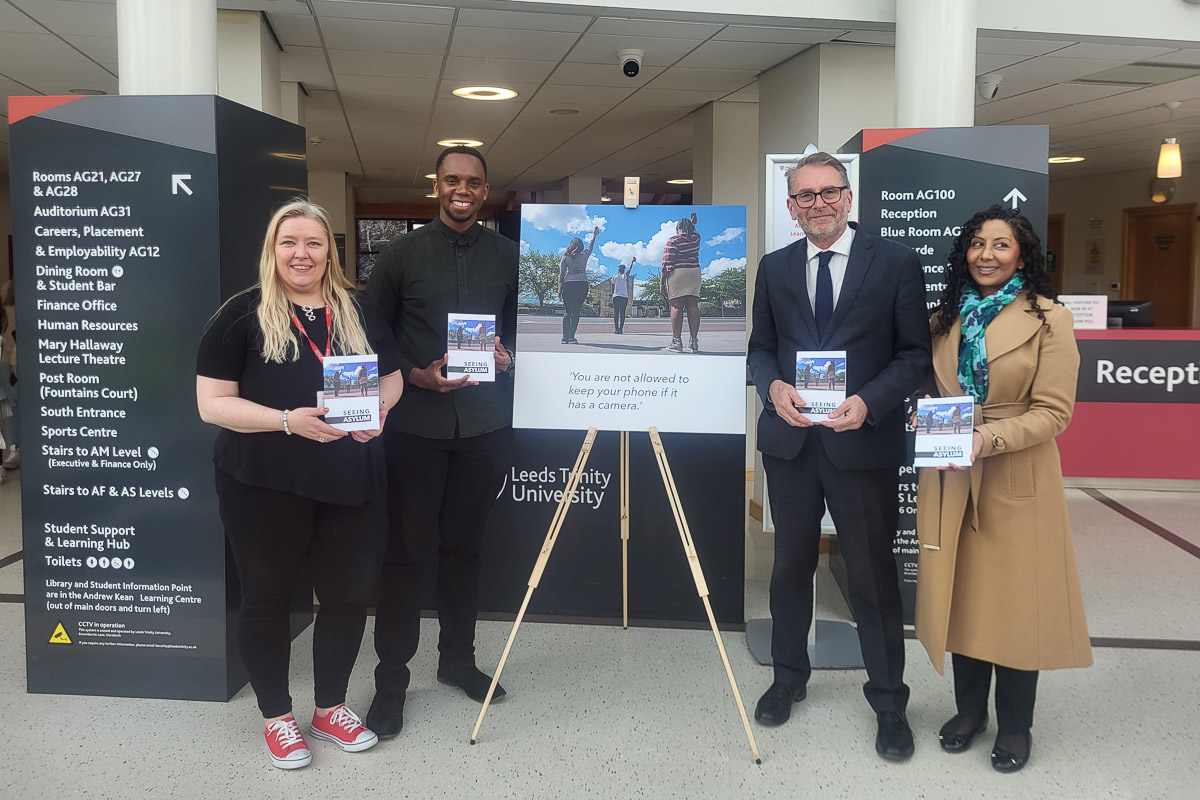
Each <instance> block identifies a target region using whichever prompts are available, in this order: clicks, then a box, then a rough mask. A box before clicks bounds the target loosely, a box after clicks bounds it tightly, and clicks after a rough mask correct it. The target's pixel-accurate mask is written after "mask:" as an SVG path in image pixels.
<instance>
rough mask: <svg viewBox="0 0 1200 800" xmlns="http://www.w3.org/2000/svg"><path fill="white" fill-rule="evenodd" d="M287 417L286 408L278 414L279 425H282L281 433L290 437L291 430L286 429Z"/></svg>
mask: <svg viewBox="0 0 1200 800" xmlns="http://www.w3.org/2000/svg"><path fill="white" fill-rule="evenodd" d="M287 415H288V412H287V409H286V408H285V409H284V410H283V411H280V412H279V421H280V423H282V424H283V432H284V433H286V434H287V435H288V436H291V435H292V429H291V428H289V427H288V421H287Z"/></svg>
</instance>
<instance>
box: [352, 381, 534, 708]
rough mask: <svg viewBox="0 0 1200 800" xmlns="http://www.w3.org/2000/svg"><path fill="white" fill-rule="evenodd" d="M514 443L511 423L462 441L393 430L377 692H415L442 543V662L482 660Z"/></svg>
mask: <svg viewBox="0 0 1200 800" xmlns="http://www.w3.org/2000/svg"><path fill="white" fill-rule="evenodd" d="M468 391H469V390H468ZM511 441H512V429H511V428H501V429H500V430H498V431H493V432H491V433H485V434H481V435H479V436H471V437H467V438H460V437H455V438H453V439H427V438H425V437H423V436H413V435H411V434H406V433H399V432H396V433H387V432H385V433H384V446H385V449H386V451H387V461H388V546H387V551H386V553H385V555H384V558H383V570H382V575H381V579H380V587H379V601H378V605H377V607H376V611H375V652H376V653H377V654H378V656H379V666H378V667H376V668H375V688H376V690H377V691H380V692H396V693H400V692H404V691H405V690H406V689H407V688H408V682H409V678H410V674H409V670H408V662H409V661H410V660H411V659H412V657H413V656H414V655H416V652H417V644H418V643H419V641H420V637H421V580H422V571H423V567H424V565H425V561H426V559H427V557H428V555H429V550H430V548H431V547H432V546H433V544H434V543H435V542H436V543H437V544H438V559H437V561H438V571H437V612H438V620H439V623H440V627H441V635H440V637H439V640H438V652H439V658H438V668H439V669H442V668H454V667H457V666H461V665H465V664H473V663H475V620H476V617H477V616H478V614H479V551H480V548H481V546H482V542H483V530H484V528H485V527H486V526H487V515H488V511H489V510H490V509H491V507H492V504H493V503H494V502H495V500H496V495H497V493H498V492H499V491H500V487H501V485H502V481H503V478H504V473H505V470H507V469H508V465H509V462H510V457H509V452H510V449H511Z"/></svg>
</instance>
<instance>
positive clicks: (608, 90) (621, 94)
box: [533, 84, 637, 108]
mask: <svg viewBox="0 0 1200 800" xmlns="http://www.w3.org/2000/svg"><path fill="white" fill-rule="evenodd" d="M635 88H637V87H634V86H627V87H619V86H556V85H554V84H546V85H545V86H543V87H542V88H541V89H540V90H538V93H537V94H536V95H535V96H534V98H533V99H535V100H537V101H538V102H545V103H547V104H549V105H552V106H554V107H555V108H562V107H564V106H565V107H567V108H583V107H585V106H587V105H603V106H605V107H608V106H610V105H612V104H614V103H619V102H621V101H622V100H624V99H625V98H626V97H628V96H629V95H631V94H632V93H633V90H634V89H635Z"/></svg>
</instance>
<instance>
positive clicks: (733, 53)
mask: <svg viewBox="0 0 1200 800" xmlns="http://www.w3.org/2000/svg"><path fill="white" fill-rule="evenodd" d="M805 49H807V46H806V45H803V44H771V43H767V44H753V43H749V42H717V41H711V42H705V43H704V44H702V45H701V46H700V48H699V49H697V50H696V51H695V52H693V53H692V54H691V55H689V56H688V57H687V58H685V59H683V61H681V62H679V66H681V67H694V68H697V69H752V70H758V71H760V72H761V71H762V70H765V69H769V68H770V67H773V66H775V65H776V64H778V63H780V62H782V61H786V60H787V59H789V58H791V57H792V56H794V55H796V54H797V53H799V52H801V51H803V50H805Z"/></svg>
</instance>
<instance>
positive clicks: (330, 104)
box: [304, 89, 342, 108]
mask: <svg viewBox="0 0 1200 800" xmlns="http://www.w3.org/2000/svg"><path fill="white" fill-rule="evenodd" d="M304 107H305V108H341V107H342V104H341V103H340V102H339V101H338V93H337V92H333V91H325V90H320V89H317V90H312V89H310V90H309V96H308V97H306V98H304Z"/></svg>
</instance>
